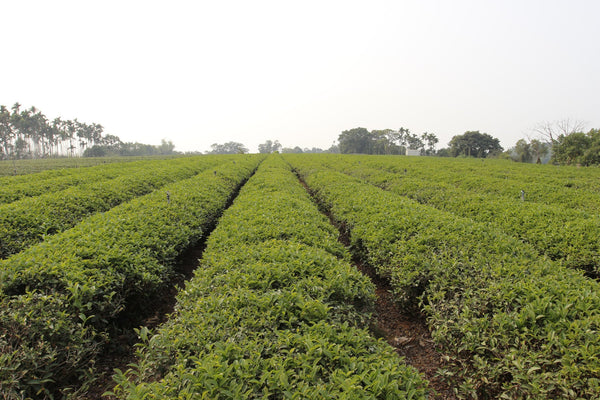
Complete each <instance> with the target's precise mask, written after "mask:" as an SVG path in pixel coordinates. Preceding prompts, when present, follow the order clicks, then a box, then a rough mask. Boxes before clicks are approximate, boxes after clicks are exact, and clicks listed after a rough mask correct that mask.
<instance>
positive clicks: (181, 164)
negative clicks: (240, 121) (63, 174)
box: [0, 157, 226, 258]
mask: <svg viewBox="0 0 600 400" xmlns="http://www.w3.org/2000/svg"><path fill="white" fill-rule="evenodd" d="M224 161H226V160H225V159H221V158H214V157H212V158H204V157H203V158H178V159H174V160H167V161H152V162H142V163H139V164H138V163H136V164H131V165H129V163H128V165H127V166H128V168H126V169H125V170H124V171H122V172H123V173H122V174H121V175H120V176H117V177H113V178H112V179H104V180H103V179H102V175H101V174H99V173H98V172H91V173H89V172H88V170H84V171H85V173H84V176H83V177H80V178H79V181H81V180H82V179H85V182H82V183H81V184H79V185H77V186H71V187H68V188H67V189H64V190H60V191H56V192H52V191H51V192H50V193H47V194H43V195H39V196H37V197H29V198H24V199H22V200H20V201H16V202H13V203H10V204H4V205H0V258H6V257H8V256H10V255H11V254H16V253H18V252H20V251H22V250H24V249H26V248H27V247H29V246H31V245H33V244H35V243H38V242H40V241H42V240H44V239H45V238H46V237H48V236H49V235H53V234H55V233H58V232H62V231H64V230H66V229H69V228H71V227H72V226H74V225H75V224H77V223H78V222H79V221H81V220H82V219H83V218H85V217H87V216H89V215H91V214H94V213H97V212H103V211H106V210H109V209H110V208H112V207H114V206H116V205H118V204H120V203H123V202H125V201H128V200H130V199H133V198H135V197H137V196H141V195H144V194H146V193H149V192H151V191H152V190H155V189H157V188H159V187H161V186H163V185H165V184H167V183H170V182H174V181H177V180H181V179H185V178H189V177H191V176H193V175H195V174H197V173H198V172H200V171H202V170H205V169H206V168H210V167H211V166H214V165H217V164H219V163H221V162H224ZM93 171H97V170H93ZM31 186H32V187H35V186H37V187H44V186H46V185H44V184H43V183H39V184H37V185H34V184H32V185H31ZM34 193H35V192H34Z"/></svg>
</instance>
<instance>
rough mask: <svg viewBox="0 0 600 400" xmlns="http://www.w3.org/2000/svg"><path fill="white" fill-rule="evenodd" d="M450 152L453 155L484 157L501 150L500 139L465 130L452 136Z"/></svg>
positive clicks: (449, 144)
mask: <svg viewBox="0 0 600 400" xmlns="http://www.w3.org/2000/svg"><path fill="white" fill-rule="evenodd" d="M448 146H449V147H450V153H451V154H452V156H453V157H457V156H466V157H478V158H485V157H488V156H490V155H494V154H498V153H501V152H502V150H503V149H502V146H500V140H498V139H496V138H494V137H492V136H491V135H488V134H487V133H480V132H479V131H467V132H465V133H464V134H462V135H456V136H454V137H452V139H451V140H450V143H448Z"/></svg>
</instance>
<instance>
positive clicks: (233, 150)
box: [206, 142, 248, 154]
mask: <svg viewBox="0 0 600 400" xmlns="http://www.w3.org/2000/svg"><path fill="white" fill-rule="evenodd" d="M210 147H211V148H212V150H211V151H207V152H206V153H207V154H244V153H247V152H248V148H246V146H244V145H243V144H241V143H238V142H227V143H224V144H218V143H213V144H212V145H211V146H210Z"/></svg>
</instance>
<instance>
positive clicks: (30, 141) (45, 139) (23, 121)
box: [0, 103, 175, 160]
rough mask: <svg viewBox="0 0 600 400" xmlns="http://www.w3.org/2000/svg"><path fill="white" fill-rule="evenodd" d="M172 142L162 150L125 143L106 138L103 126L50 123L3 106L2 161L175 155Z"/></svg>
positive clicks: (30, 112) (0, 118) (33, 112)
mask: <svg viewBox="0 0 600 400" xmlns="http://www.w3.org/2000/svg"><path fill="white" fill-rule="evenodd" d="M174 148H175V145H173V142H171V141H167V140H165V139H163V141H162V143H161V144H160V145H159V146H153V145H149V144H143V143H123V142H121V140H120V139H119V138H118V137H117V136H113V135H104V128H103V127H102V125H100V124H96V123H92V124H87V123H84V122H80V121H78V120H77V118H75V119H74V120H63V119H62V118H60V117H57V118H55V119H53V120H52V121H50V120H48V118H46V116H45V115H44V114H42V112H41V111H40V110H38V109H37V108H35V107H31V108H28V109H24V110H23V109H22V106H21V104H19V103H15V104H14V105H13V106H12V107H11V108H10V110H9V109H8V108H7V107H6V106H2V105H0V160H3V159H19V158H42V157H56V156H69V157H73V156H84V157H102V156H107V155H123V156H129V155H166V154H174V153H175V151H174Z"/></svg>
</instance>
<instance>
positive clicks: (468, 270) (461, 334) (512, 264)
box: [286, 156, 600, 399]
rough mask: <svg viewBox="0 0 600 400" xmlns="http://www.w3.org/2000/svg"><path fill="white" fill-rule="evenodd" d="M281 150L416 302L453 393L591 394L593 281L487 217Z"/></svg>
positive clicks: (596, 377)
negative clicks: (447, 208)
mask: <svg viewBox="0 0 600 400" xmlns="http://www.w3.org/2000/svg"><path fill="white" fill-rule="evenodd" d="M286 159H287V160H289V161H290V162H291V163H292V165H293V166H294V167H295V168H297V169H298V171H299V172H300V173H301V174H302V176H303V177H304V178H305V180H306V182H307V184H308V185H309V186H310V188H311V189H312V190H313V191H315V193H316V194H317V196H318V198H319V199H320V200H321V201H322V204H324V205H326V206H328V207H330V210H331V212H332V214H333V216H334V217H335V218H336V219H337V220H338V222H340V223H343V224H344V225H345V226H347V227H348V229H349V231H350V233H351V240H352V244H353V246H354V247H355V249H356V250H359V251H360V254H362V255H363V257H365V258H366V259H367V260H368V261H369V262H370V263H371V264H373V265H374V266H375V267H376V268H377V270H378V272H379V273H380V274H381V275H382V276H386V277H388V278H389V279H390V282H391V284H392V287H393V288H394V293H395V294H396V295H397V297H398V299H399V301H400V302H401V303H402V304H404V305H405V306H407V307H419V309H420V310H421V311H423V312H424V313H426V315H427V317H428V323H429V324H430V328H431V330H432V335H433V338H434V340H435V341H436V342H437V343H438V344H439V345H440V346H441V348H442V349H443V353H444V357H445V359H446V361H447V364H448V367H447V368H446V370H444V371H441V372H442V373H443V374H445V375H446V376H448V377H449V379H450V380H451V381H452V384H453V385H454V387H455V388H456V390H457V391H458V393H459V394H460V395H461V396H464V397H472V398H540V399H542V398H559V397H560V398H573V399H575V398H595V397H597V396H598V393H600V360H598V357H597V351H598V349H599V348H600V335H598V326H599V323H600V315H599V314H598V309H599V307H600V295H599V293H600V286H599V284H598V282H596V281H594V280H591V279H588V278H585V277H584V276H583V275H582V273H581V272H580V271H577V270H573V269H569V268H565V267H564V266H561V265H560V264H559V263H555V262H553V261H551V260H549V259H547V258H545V257H542V256H539V255H538V254H537V252H536V251H535V249H534V248H533V247H532V246H530V245H528V244H526V243H523V242H521V241H519V240H518V239H516V238H514V237H511V236H509V235H506V234H505V233H504V232H502V231H501V230H499V229H497V228H495V227H494V226H492V225H490V224H483V223H478V222H474V221H473V220H471V219H467V218H463V217H459V216H456V215H454V214H452V213H448V212H444V211H441V210H437V209H435V208H433V207H430V206H426V205H422V204H419V203H417V202H415V201H412V200H409V199H407V198H405V197H403V196H398V195H397V194H394V193H390V192H385V191H382V190H380V189H378V188H376V187H374V186H372V185H370V184H367V183H364V182H361V181H360V180H358V179H356V178H352V177H349V176H347V175H345V174H342V173H340V172H334V171H331V170H328V169H327V168H323V167H321V168H320V169H319V167H318V160H316V159H308V158H300V157H291V156H289V157H288V156H286Z"/></svg>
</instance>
